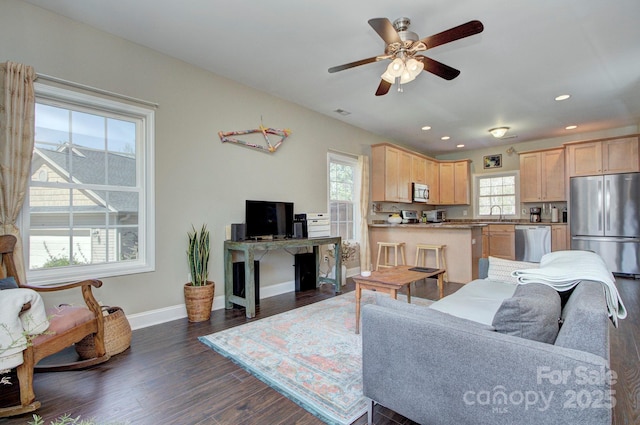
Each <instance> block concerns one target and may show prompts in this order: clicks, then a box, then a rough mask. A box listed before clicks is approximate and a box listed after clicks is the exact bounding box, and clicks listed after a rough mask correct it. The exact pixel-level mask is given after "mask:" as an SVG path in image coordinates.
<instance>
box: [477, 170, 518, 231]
mask: <svg viewBox="0 0 640 425" xmlns="http://www.w3.org/2000/svg"><path fill="white" fill-rule="evenodd" d="M509 176H514V177H515V186H516V187H515V189H516V190H515V197H516V200H515V206H516V213H515V214H508V215H506V214H502V217H503V218H508V219H514V220H515V219H519V218H520V217H521V215H520V172H519V171H518V170H512V171H500V172H496V173H481V174H474V175H473V193H474V199H473V202H474V208H473V210H474V215H473V216H474V218H475V219H489V218H491V219H494V218H495V219H496V220H497V219H498V217H499V213H498V212H497V210H496V214H493V215H480V179H483V178H493V177H509Z"/></svg>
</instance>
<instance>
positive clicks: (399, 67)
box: [387, 58, 405, 78]
mask: <svg viewBox="0 0 640 425" xmlns="http://www.w3.org/2000/svg"><path fill="white" fill-rule="evenodd" d="M404 71H405V66H404V62H403V60H402V59H400V58H395V59H394V60H393V61H392V62H391V63H390V64H389V66H388V67H387V72H388V73H389V74H390V75H391V76H392V77H394V78H395V77H401V76H402V73H403V72H404Z"/></svg>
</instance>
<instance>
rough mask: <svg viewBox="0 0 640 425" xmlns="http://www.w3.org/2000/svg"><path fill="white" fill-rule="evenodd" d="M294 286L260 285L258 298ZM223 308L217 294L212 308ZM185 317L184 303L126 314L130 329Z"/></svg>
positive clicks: (293, 287) (293, 284) (284, 290)
mask: <svg viewBox="0 0 640 425" xmlns="http://www.w3.org/2000/svg"><path fill="white" fill-rule="evenodd" d="M295 288H296V284H295V281H290V282H283V283H278V284H276V285H269V286H264V287H260V299H264V298H270V297H274V296H276V295H280V294H285V293H287V292H292V291H295ZM223 308H224V294H222V295H218V296H216V297H215V298H214V299H213V307H212V310H220V309H223ZM185 317H187V308H186V306H185V305H184V304H178V305H173V306H169V307H164V308H159V309H156V310H149V311H143V312H142V313H135V314H127V319H128V320H129V324H130V325H131V329H141V328H146V327H149V326H153V325H159V324H161V323H165V322H170V321H172V320H178V319H183V318H185Z"/></svg>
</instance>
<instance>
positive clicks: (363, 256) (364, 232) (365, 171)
mask: <svg viewBox="0 0 640 425" xmlns="http://www.w3.org/2000/svg"><path fill="white" fill-rule="evenodd" d="M358 168H360V176H361V181H360V218H361V220H360V270H371V249H370V248H369V226H368V224H367V223H368V221H369V220H368V219H369V157H368V156H366V155H359V156H358Z"/></svg>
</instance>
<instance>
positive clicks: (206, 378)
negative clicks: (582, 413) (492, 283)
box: [0, 279, 640, 425]
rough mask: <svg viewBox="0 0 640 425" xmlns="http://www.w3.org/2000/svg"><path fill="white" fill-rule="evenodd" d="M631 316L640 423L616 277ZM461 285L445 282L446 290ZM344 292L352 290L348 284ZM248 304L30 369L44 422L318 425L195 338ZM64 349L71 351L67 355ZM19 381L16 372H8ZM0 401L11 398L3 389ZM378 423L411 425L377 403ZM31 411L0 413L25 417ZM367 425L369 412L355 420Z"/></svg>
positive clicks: (632, 298) (278, 305)
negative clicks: (105, 352)
mask: <svg viewBox="0 0 640 425" xmlns="http://www.w3.org/2000/svg"><path fill="white" fill-rule="evenodd" d="M618 285H619V289H620V293H621V296H622V298H623V300H624V302H625V305H626V306H627V308H628V310H629V317H628V318H627V319H625V320H622V321H621V323H620V327H619V328H617V329H613V328H612V331H611V365H612V369H613V370H615V371H616V372H617V373H618V381H617V383H616V384H615V387H614V388H615V390H616V400H617V404H616V406H615V408H614V422H613V423H614V425H623V424H625V425H627V424H628V425H631V424H636V425H637V424H640V350H639V346H638V336H639V335H640V318H639V316H638V313H639V310H640V281H634V280H629V279H618ZM459 286H460V285H457V284H448V285H447V293H451V292H453V291H455V290H457V289H458V288H459ZM346 290H347V291H348V290H353V284H352V283H351V282H350V283H349V284H348V285H347V288H346ZM412 294H415V295H417V296H422V297H425V298H435V297H436V296H437V295H436V286H435V283H434V281H431V280H430V281H427V282H426V283H418V284H417V287H416V289H415V290H414V291H412ZM331 296H333V294H332V291H331V290H330V288H328V287H323V288H321V289H319V290H317V291H307V292H302V293H289V294H284V295H280V296H277V297H272V298H269V299H265V300H262V301H261V305H260V306H259V308H258V310H257V317H256V319H253V320H257V319H260V318H264V317H268V316H271V315H274V314H277V313H280V312H283V311H287V310H290V309H293V308H296V307H300V306H303V305H307V304H310V303H313V302H316V301H320V300H323V299H326V298H328V297H331ZM247 321H248V320H247V319H246V318H245V317H244V310H243V309H237V310H228V311H224V310H216V311H214V312H213V314H212V317H211V320H210V321H209V322H205V323H195V324H193V323H188V322H187V320H186V319H184V320H176V321H172V322H169V323H165V324H161V325H157V326H153V327H149V328H145V329H139V330H136V331H134V332H133V340H132V344H131V348H130V349H129V350H127V351H125V352H124V353H122V354H119V355H117V356H114V357H113V358H112V359H111V360H109V361H108V362H107V363H105V364H102V365H99V366H96V367H94V368H92V369H89V370H84V371H74V372H62V373H42V374H36V377H35V388H36V396H37V398H38V400H40V401H41V402H42V407H41V408H40V409H39V411H38V413H39V414H40V415H41V416H42V417H43V418H44V419H45V420H49V419H52V418H55V417H57V416H59V415H62V414H64V413H69V414H71V415H73V416H77V415H80V416H81V417H82V418H86V419H88V418H97V419H98V420H99V421H100V422H101V423H107V422H112V423H113V422H117V421H121V423H122V421H126V423H129V424H135V425H138V424H141V425H146V424H149V425H157V424H214V425H217V424H224V425H229V424H233V425H236V424H246V425H250V424H251V425H272V424H286V425H289V424H301V425H302V424H308V425H312V424H322V422H321V421H320V420H318V419H317V418H316V417H314V416H313V415H311V414H310V413H308V412H306V411H305V410H304V409H302V408H300V407H298V406H297V405H296V404H295V403H293V402H292V401H290V400H289V399H287V398H285V397H284V396H282V395H281V394H280V393H278V392H277V391H275V390H273V389H271V388H270V387H269V386H267V385H266V384H264V383H262V382H261V381H259V380H258V379H256V378H254V377H253V376H252V375H250V374H248V373H247V372H245V371H244V370H242V369H241V368H239V367H238V366H236V365H235V364H233V363H232V362H231V361H230V360H227V359H225V358H223V357H222V356H220V355H218V354H216V353H215V352H214V351H213V350H211V349H209V348H207V347H206V346H205V345H204V344H201V343H200V342H199V341H198V340H197V337H198V336H201V335H207V334H210V333H213V332H216V331H220V330H223V329H226V328H229V327H232V326H236V325H239V324H242V323H246V322H247ZM67 354H68V355H69V354H70V353H67ZM14 382H15V377H14ZM0 391H1V392H2V393H1V395H0V404H2V405H4V404H5V403H6V402H7V400H9V399H11V398H12V397H15V396H16V393H15V390H12V389H11V388H8V387H4V386H3V387H0ZM374 419H375V423H376V424H377V425H411V424H414V422H412V421H410V420H408V419H406V418H404V417H403V416H400V415H398V414H396V413H394V412H392V411H390V410H388V409H386V408H384V407H381V406H376V409H375V416H374ZM29 420H31V416H30V415H23V416H18V417H14V418H7V419H0V424H1V425H14V424H26V423H27V421H29ZM355 424H357V425H362V424H366V415H364V416H363V417H361V418H360V419H359V420H358V421H356V422H355Z"/></svg>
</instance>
